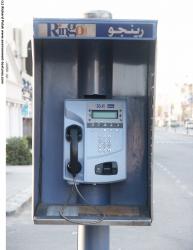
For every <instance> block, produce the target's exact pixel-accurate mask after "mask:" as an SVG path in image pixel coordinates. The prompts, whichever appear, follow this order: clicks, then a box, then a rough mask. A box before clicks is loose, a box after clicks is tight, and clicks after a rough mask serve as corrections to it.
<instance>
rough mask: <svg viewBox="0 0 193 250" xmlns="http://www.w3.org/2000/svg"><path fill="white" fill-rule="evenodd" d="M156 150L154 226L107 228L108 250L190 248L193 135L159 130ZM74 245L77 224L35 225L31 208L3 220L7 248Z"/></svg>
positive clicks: (71, 248)
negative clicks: (109, 240)
mask: <svg viewBox="0 0 193 250" xmlns="http://www.w3.org/2000/svg"><path fill="white" fill-rule="evenodd" d="M154 146H155V147H154V148H155V150H154V153H155V154H154V155H155V160H154V202H153V203H154V221H153V225H152V226H150V227H111V235H110V239H111V243H110V249H111V250H130V249H131V250H163V249H164V250H193V136H186V135H180V134H175V133H171V132H170V131H164V130H161V129H160V130H157V131H156V134H155V145H154ZM76 241H77V228H76V226H43V225H40V226H37V225H33V223H32V221H31V207H30V204H29V205H28V206H26V207H24V209H23V211H21V213H20V214H18V215H15V216H10V217H8V218H7V250H13V249H14V250H34V249H36V250H53V249H54V250H61V249H65V250H75V249H76ZM99 250H100V249H99Z"/></svg>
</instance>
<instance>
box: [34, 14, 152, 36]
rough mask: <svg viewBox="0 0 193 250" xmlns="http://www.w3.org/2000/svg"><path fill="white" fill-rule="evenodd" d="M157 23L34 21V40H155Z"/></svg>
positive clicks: (131, 21)
mask: <svg viewBox="0 0 193 250" xmlns="http://www.w3.org/2000/svg"><path fill="white" fill-rule="evenodd" d="M156 38H157V21H155V20H119V19H41V18H35V19H34V39H104V40H156Z"/></svg>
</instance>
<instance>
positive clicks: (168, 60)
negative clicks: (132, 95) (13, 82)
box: [6, 0, 193, 95]
mask: <svg viewBox="0 0 193 250" xmlns="http://www.w3.org/2000/svg"><path fill="white" fill-rule="evenodd" d="M101 9H102V10H108V11H110V12H111V13H112V15H113V18H118V19H119V18H120V19H153V20H158V43H157V77H156V79H157V80H156V82H157V90H158V92H159V94H160V95H164V94H165V95H167V94H168V93H171V91H172V89H173V87H174V86H175V85H176V84H178V85H181V84H183V83H185V82H187V83H192V82H193V26H192V24H193V13H192V9H193V3H191V0H183V1H182V0H181V1H178V0H170V1H169V0H159V1H158V0H146V1H139V0H132V1H131V0H119V1H113V0H112V1H105V0H90V1H88V0H82V1H66V0H63V1H61V0H54V1H48V0H47V1H45V0H39V1H37V0H33V1H32V0H31V1H29V0H17V1H13V0H7V1H6V19H7V22H10V23H12V24H14V26H17V27H22V26H23V25H25V24H30V23H32V20H33V17H38V18H40V17H46V18H81V17H83V16H84V13H85V12H87V11H90V10H101Z"/></svg>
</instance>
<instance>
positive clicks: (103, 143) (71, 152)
mask: <svg viewBox="0 0 193 250" xmlns="http://www.w3.org/2000/svg"><path fill="white" fill-rule="evenodd" d="M126 131H127V125H126V101H125V100H116V99H105V100H101V99H98V100H92V99H69V100H65V101H64V135H65V136H64V152H65V153H64V161H63V163H64V171H63V173H64V179H65V180H67V181H72V180H73V178H74V177H75V176H76V182H80V183H109V182H117V181H121V180H124V179H126V145H127V139H126V138H127V136H126Z"/></svg>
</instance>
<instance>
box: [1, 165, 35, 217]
mask: <svg viewBox="0 0 193 250" xmlns="http://www.w3.org/2000/svg"><path fill="white" fill-rule="evenodd" d="M31 182H32V168H31V166H7V167H6V213H7V215H10V214H13V213H15V212H16V211H17V210H18V209H19V208H20V207H21V206H22V205H23V204H25V203H26V202H27V201H28V200H29V199H30V197H31V192H32V187H31Z"/></svg>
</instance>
